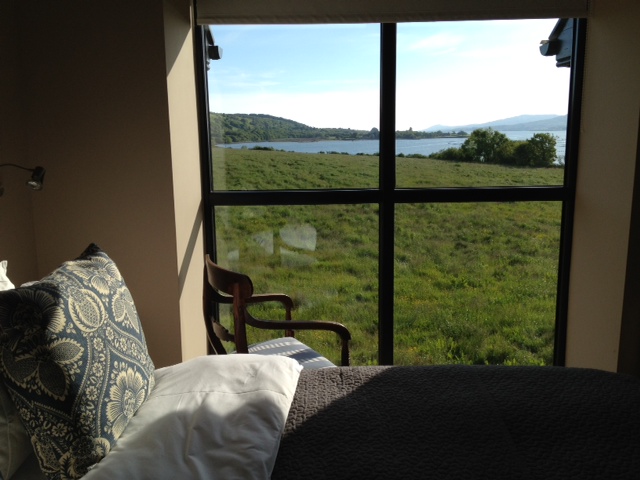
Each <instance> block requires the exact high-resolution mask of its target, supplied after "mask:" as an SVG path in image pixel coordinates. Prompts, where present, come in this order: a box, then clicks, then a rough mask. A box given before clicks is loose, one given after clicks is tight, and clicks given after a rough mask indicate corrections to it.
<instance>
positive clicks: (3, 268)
mask: <svg viewBox="0 0 640 480" xmlns="http://www.w3.org/2000/svg"><path fill="white" fill-rule="evenodd" d="M13 288H16V287H15V286H14V285H13V283H11V280H9V278H8V277H7V261H6V260H2V261H1V262H0V290H11V289H13Z"/></svg>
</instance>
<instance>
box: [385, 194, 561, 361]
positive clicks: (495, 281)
mask: <svg viewBox="0 0 640 480" xmlns="http://www.w3.org/2000/svg"><path fill="white" fill-rule="evenodd" d="M396 212H397V216H396V219H397V224H396V247H395V250H396V252H395V255H396V257H395V259H396V262H395V266H396V273H395V275H396V277H395V278H396V285H395V316H394V319H395V363H397V364H441V363H464V364H507V365H550V364H552V362H553V341H554V327H555V309H556V290H557V269H558V251H559V239H560V223H561V205H560V203H558V202H526V203H524V202H523V203H499V204H498V203H483V204H472V203H463V204H405V205H399V206H398V207H397V210H396Z"/></svg>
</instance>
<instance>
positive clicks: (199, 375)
mask: <svg viewBox="0 0 640 480" xmlns="http://www.w3.org/2000/svg"><path fill="white" fill-rule="evenodd" d="M301 369H302V367H300V365H299V364H298V363H297V362H296V361H295V360H293V359H291V358H287V357H279V356H263V355H251V354H248V355H244V354H243V355H209V356H205V357H198V358H194V359H192V360H188V361H186V362H184V363H180V364H178V365H173V366H171V367H164V368H159V369H157V370H156V371H155V378H156V386H155V388H154V389H153V391H152V392H151V395H150V396H149V398H148V399H147V400H146V401H145V402H144V403H143V404H142V406H141V407H140V409H139V410H138V411H137V412H136V414H135V415H134V416H133V418H132V419H131V421H130V422H129V424H128V425H127V427H126V428H125V430H124V432H123V434H122V436H121V437H120V438H119V439H118V442H117V443H116V445H115V447H114V448H113V449H112V450H111V451H110V452H109V453H108V454H107V455H106V456H105V457H104V458H103V459H102V460H101V461H100V462H99V463H98V464H96V465H95V467H93V468H92V469H91V470H89V472H88V473H87V474H86V475H85V476H84V477H83V480H131V479H132V478H140V479H142V478H144V479H151V478H152V479H154V480H173V479H189V478H194V479H200V478H205V479H207V480H229V479H268V478H270V476H271V470H272V468H273V465H274V463H275V460H276V455H277V453H278V446H279V444H280V436H281V435H282V432H283V430H284V424H285V421H286V419H287V414H288V412H289V407H290V406H291V401H292V399H293V395H294V393H295V390H296V385H297V383H298V377H299V375H300V370H301Z"/></svg>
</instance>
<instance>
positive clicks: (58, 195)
mask: <svg viewBox="0 0 640 480" xmlns="http://www.w3.org/2000/svg"><path fill="white" fill-rule="evenodd" d="M3 3H4V2H3ZM9 3H10V4H11V5H12V7H11V9H12V10H13V11H12V12H9V13H11V14H12V17H13V18H12V20H13V24H14V25H15V26H16V27H15V31H14V35H12V38H11V39H10V41H9V43H8V46H7V44H3V46H2V50H3V51H5V49H7V50H9V51H12V52H14V53H15V54H16V55H17V60H16V64H17V72H18V73H17V74H16V75H17V76H18V79H19V81H18V82H16V83H17V88H16V89H17V90H18V94H19V97H20V101H19V103H17V104H14V110H17V111H19V112H20V114H21V115H22V116H23V122H22V126H21V129H20V130H21V132H20V133H21V135H23V136H24V137H25V141H24V143H23V144H22V145H20V146H19V148H18V150H19V155H20V157H21V158H22V159H23V160H24V162H25V163H26V164H33V165H35V164H39V165H43V166H45V168H47V176H46V181H45V189H44V190H43V191H42V192H38V193H37V195H36V194H32V197H31V198H32V200H33V223H32V227H31V228H32V229H33V232H34V233H33V237H32V238H33V240H32V241H31V244H29V243H28V242H24V243H23V242H21V241H20V240H19V239H11V240H5V238H4V236H5V229H4V228H3V242H8V243H10V244H11V248H13V249H16V248H17V249H18V250H20V252H21V253H22V254H30V255H33V254H36V255H37V259H38V260H37V272H36V273H37V275H38V276H42V275H44V274H46V273H48V272H49V271H50V270H52V269H53V268H55V267H56V266H57V265H58V264H59V263H61V262H62V261H64V260H67V259H69V258H73V257H74V256H77V255H78V254H79V253H81V252H82V250H83V249H84V248H85V247H86V246H87V245H88V244H89V243H90V242H95V243H97V244H98V245H100V246H101V247H102V248H103V249H104V250H105V251H107V253H109V255H110V256H111V257H112V258H113V259H114V260H115V261H116V263H117V264H118V266H119V268H120V270H121V271H122V274H123V276H124V277H125V279H126V281H127V284H128V286H129V288H130V289H131V292H132V294H133V296H134V299H135V301H136V306H137V307H138V311H139V313H140V316H141V318H142V322H143V326H144V329H145V333H146V336H147V342H148V345H149V349H150V352H151V355H152V357H153V359H154V361H155V362H156V364H157V365H158V366H163V365H167V364H172V363H176V362H179V361H181V360H182V359H183V358H185V356H186V357H191V356H194V355H196V354H197V353H198V352H199V353H205V348H206V346H205V342H204V339H203V338H202V337H201V336H200V338H199V342H200V344H199V345H197V344H195V343H193V342H191V341H189V342H187V345H188V349H187V350H188V353H186V351H183V342H182V340H181V338H183V337H184V338H191V337H190V336H189V332H188V331H183V329H185V328H186V329H188V328H190V327H191V324H192V323H195V322H193V321H192V320H191V319H189V320H187V319H183V318H182V316H183V315H187V314H189V315H191V314H193V313H194V312H193V311H192V310H193V309H191V308H187V307H188V306H189V304H190V303H194V304H195V305H197V306H198V313H199V312H200V305H201V275H202V271H201V268H202V267H201V265H202V264H201V258H202V242H201V239H200V238H199V237H196V239H195V241H193V240H191V241H190V242H187V240H185V239H191V234H192V231H193V229H194V228H195V227H194V225H196V224H197V222H199V216H198V201H199V199H198V200H194V195H193V194H190V195H189V194H187V193H186V192H185V188H184V184H185V183H191V185H192V186H193V185H196V187H195V190H196V195H198V196H199V191H198V187H197V185H199V181H200V177H199V167H198V165H199V163H198V162H199V157H198V152H197V137H196V136H195V135H196V133H195V130H194V126H195V125H196V116H195V115H196V110H195V93H194V89H195V85H194V81H193V68H192V66H191V64H190V63H189V64H185V60H184V58H185V57H187V56H190V55H191V53H190V48H191V46H190V42H191V37H190V31H189V10H188V8H187V9H186V10H185V9H184V6H183V7H182V10H183V11H182V12H179V11H178V8H180V7H179V5H180V3H179V2H175V3H163V2H161V1H158V0H146V1H136V2H130V1H125V0H116V1H109V2H100V3H99V2H94V3H91V5H92V6H94V7H95V8H90V7H89V4H87V3H86V2H84V1H79V0H78V1H70V2H66V3H65V8H61V7H60V4H59V3H58V2H46V1H39V2H18V1H17V0H16V1H11V2H9ZM187 7H188V5H187ZM3 8H5V7H3ZM165 9H166V10H167V12H168V14H167V22H166V24H165ZM169 51H171V52H172V55H168V54H166V52H169ZM16 52H17V53H16ZM169 62H170V63H169ZM177 83H180V89H178V88H177ZM3 87H4V86H3ZM3 90H4V89H3ZM4 95H6V91H3V96H4ZM171 95H179V96H180V101H183V102H184V103H185V104H184V105H181V106H180V107H179V108H178V107H176V105H177V103H176V101H175V100H174V99H172V98H170V97H171ZM3 120H4V119H3ZM187 129H191V130H192V131H191V132H190V133H189V132H187ZM194 138H195V139H196V141H195V142H194ZM192 143H195V145H196V147H195V148H196V150H194V147H193V146H192V145H191V144H192ZM174 164H175V165H174ZM174 167H175V168H174ZM174 172H176V173H177V174H178V178H176V180H175V184H174V177H173V175H174ZM174 188H175V190H174ZM174 193H176V195H175V196H174ZM25 230H27V228H25ZM26 236H27V237H28V235H26ZM187 243H188V245H187ZM0 246H2V244H0ZM187 247H189V248H190V249H191V251H193V252H195V254H194V258H195V259H196V260H200V263H198V262H195V261H193V262H192V261H190V259H189V258H187V255H186V252H187ZM3 254H4V252H3ZM7 255H8V254H7ZM16 258H17V257H16ZM13 263H14V261H13V260H12V259H10V268H12V267H13ZM15 263H19V261H16V262H15ZM196 263H198V268H196V270H197V271H194V270H193V269H192V267H193V268H195V267H196ZM16 279H17V280H27V279H29V278H16ZM199 315H200V314H199ZM200 319H201V316H198V320H200ZM200 321H201V320H200ZM196 334H199V332H197V331H196ZM198 347H199V348H198Z"/></svg>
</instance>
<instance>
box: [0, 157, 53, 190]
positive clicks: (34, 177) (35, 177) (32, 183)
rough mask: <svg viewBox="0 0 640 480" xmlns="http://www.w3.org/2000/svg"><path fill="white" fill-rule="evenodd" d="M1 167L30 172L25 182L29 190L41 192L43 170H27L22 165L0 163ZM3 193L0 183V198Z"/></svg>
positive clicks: (37, 168) (40, 168)
mask: <svg viewBox="0 0 640 480" xmlns="http://www.w3.org/2000/svg"><path fill="white" fill-rule="evenodd" d="M2 167H14V168H19V169H21V170H26V171H28V172H31V178H30V179H29V180H27V186H28V187H29V188H30V189H31V190H42V182H43V181H44V174H45V169H44V168H42V167H36V168H27V167H23V166H22V165H16V164H15V163H0V168H2ZM3 193H4V186H3V185H2V183H0V197H1V196H2V194H3Z"/></svg>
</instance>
